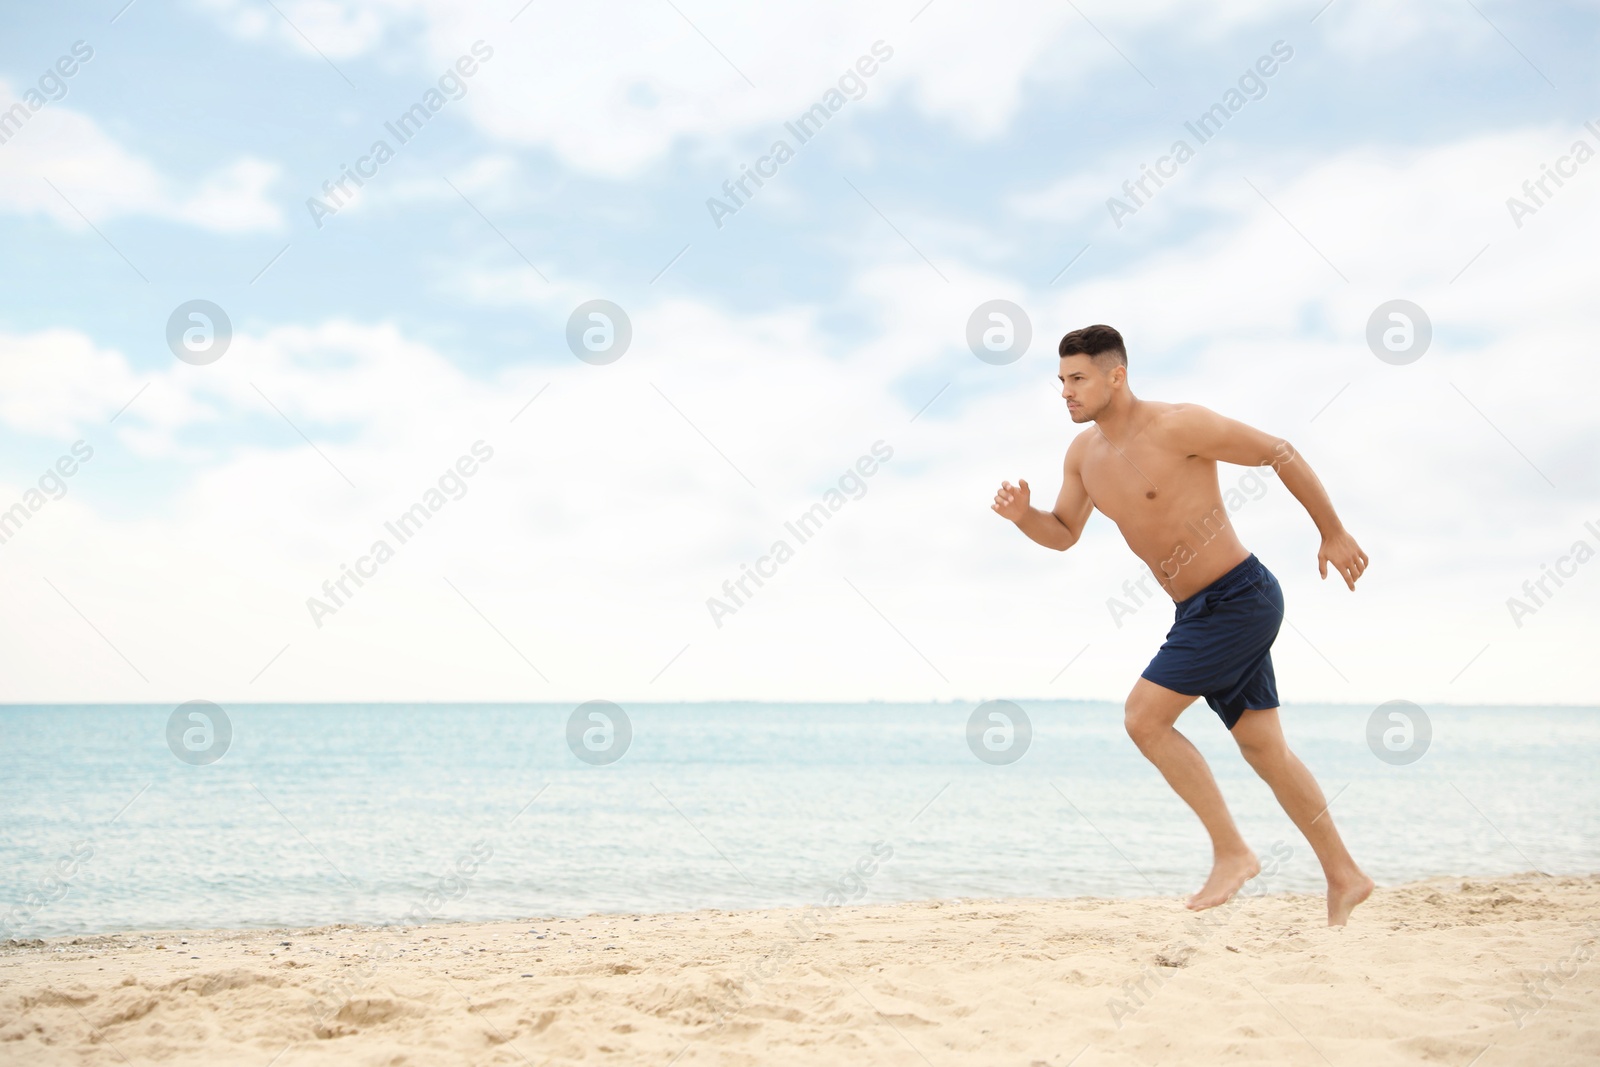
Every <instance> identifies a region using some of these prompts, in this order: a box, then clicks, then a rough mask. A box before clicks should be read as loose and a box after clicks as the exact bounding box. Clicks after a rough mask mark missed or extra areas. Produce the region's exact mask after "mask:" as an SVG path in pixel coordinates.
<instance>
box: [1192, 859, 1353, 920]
mask: <svg viewBox="0 0 1600 1067" xmlns="http://www.w3.org/2000/svg"><path fill="white" fill-rule="evenodd" d="M1260 873H1261V864H1260V863H1258V862H1257V861H1256V857H1255V854H1254V853H1251V852H1241V853H1237V854H1234V855H1229V856H1218V857H1217V858H1216V859H1215V860H1214V861H1213V862H1212V865H1211V877H1210V878H1207V879H1206V884H1205V885H1203V886H1201V887H1200V890H1199V892H1197V893H1195V894H1194V895H1193V896H1191V897H1190V898H1189V903H1188V908H1189V910H1190V911H1204V910H1205V909H1206V908H1214V907H1216V906H1217V905H1219V904H1226V903H1227V902H1228V900H1229V899H1230V898H1231V897H1232V896H1233V895H1234V894H1235V893H1237V892H1238V891H1239V887H1240V886H1242V885H1244V884H1245V883H1246V882H1248V881H1249V880H1250V879H1252V878H1254V877H1255V876H1256V875H1258V874H1260ZM1358 903H1359V901H1358ZM1350 906H1351V907H1352V908H1353V907H1355V905H1354V904H1352V905H1350ZM1330 907H1331V905H1330Z"/></svg>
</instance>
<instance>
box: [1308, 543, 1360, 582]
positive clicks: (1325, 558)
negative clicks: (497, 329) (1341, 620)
mask: <svg viewBox="0 0 1600 1067" xmlns="http://www.w3.org/2000/svg"><path fill="white" fill-rule="evenodd" d="M1330 563H1331V564H1333V569H1334V570H1335V571H1337V572H1338V573H1339V575H1340V576H1341V577H1343V578H1344V584H1345V585H1348V586H1349V587H1350V588H1351V589H1352V590H1354V589H1355V587H1356V579H1357V578H1359V577H1361V575H1362V573H1363V572H1364V571H1365V570H1366V569H1367V554H1366V553H1365V552H1363V551H1361V546H1360V545H1358V544H1356V539H1355V538H1354V537H1351V536H1350V535H1349V534H1347V533H1345V532H1344V531H1343V530H1340V531H1339V532H1338V533H1335V534H1329V535H1327V536H1326V537H1324V538H1323V539H1322V547H1321V548H1320V549H1318V550H1317V569H1318V570H1320V571H1321V572H1322V577H1323V578H1327V577H1328V564H1330Z"/></svg>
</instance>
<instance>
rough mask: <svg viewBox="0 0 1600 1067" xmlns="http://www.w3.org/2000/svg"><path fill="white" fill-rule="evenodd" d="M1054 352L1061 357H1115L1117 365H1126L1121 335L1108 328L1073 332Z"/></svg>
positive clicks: (1091, 327)
mask: <svg viewBox="0 0 1600 1067" xmlns="http://www.w3.org/2000/svg"><path fill="white" fill-rule="evenodd" d="M1056 352H1057V354H1059V355H1063V356H1076V355H1085V356H1088V357H1089V358H1090V359H1097V358H1099V357H1100V356H1115V357H1116V359H1117V362H1118V363H1120V364H1122V365H1123V366H1124V367H1126V366H1127V365H1128V350H1127V349H1126V348H1124V347H1123V346H1122V335H1121V334H1120V333H1118V332H1117V331H1116V330H1114V329H1112V328H1111V327H1110V326H1104V325H1095V326H1085V327H1084V328H1083V329H1081V330H1073V331H1072V332H1071V333H1069V334H1067V335H1066V336H1065V337H1063V338H1062V339H1061V346H1060V347H1059V348H1058V349H1056Z"/></svg>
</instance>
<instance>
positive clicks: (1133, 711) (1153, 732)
mask: <svg viewBox="0 0 1600 1067" xmlns="http://www.w3.org/2000/svg"><path fill="white" fill-rule="evenodd" d="M1122 726H1123V729H1125V730H1127V731H1128V736H1129V737H1131V738H1133V743H1134V744H1136V745H1138V746H1139V748H1140V749H1141V750H1143V749H1145V748H1147V747H1149V745H1151V744H1152V743H1154V742H1155V741H1156V740H1157V739H1159V738H1160V737H1161V735H1162V734H1164V733H1166V732H1167V731H1168V730H1170V729H1172V724H1171V723H1169V722H1167V721H1165V720H1164V719H1162V718H1160V717H1159V716H1157V715H1153V714H1151V713H1150V712H1149V711H1148V710H1146V709H1143V708H1140V707H1139V706H1138V705H1136V704H1135V703H1134V702H1133V701H1131V700H1130V701H1129V702H1128V704H1127V707H1126V708H1125V709H1124V711H1123V716H1122Z"/></svg>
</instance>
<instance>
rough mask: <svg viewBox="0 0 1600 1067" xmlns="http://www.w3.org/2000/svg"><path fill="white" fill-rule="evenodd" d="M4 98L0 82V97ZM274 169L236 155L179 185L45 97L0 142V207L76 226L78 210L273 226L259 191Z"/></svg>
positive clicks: (270, 207) (248, 227) (8, 92)
mask: <svg viewBox="0 0 1600 1067" xmlns="http://www.w3.org/2000/svg"><path fill="white" fill-rule="evenodd" d="M11 97H12V88H11V86H9V85H8V84H7V83H5V82H4V81H0V100H6V99H11ZM24 109H25V105H24ZM279 169H280V168H279V167H278V165H277V164H275V163H269V162H265V161H262V160H258V159H252V158H249V157H243V158H240V159H238V160H235V161H234V162H232V163H229V164H227V165H225V166H223V167H222V168H220V169H218V170H216V171H214V172H212V173H210V174H207V175H204V176H202V177H200V178H199V179H198V184H196V185H195V186H193V187H191V188H186V187H185V186H184V185H183V183H182V182H181V181H180V180H178V179H177V178H174V177H172V176H169V175H165V174H163V173H161V172H160V171H158V170H157V169H156V167H155V166H154V165H153V164H152V163H151V162H150V161H149V160H148V159H146V158H145V157H143V156H140V155H138V154H136V153H134V152H132V151H130V150H129V149H128V148H127V147H125V146H124V145H123V144H121V143H120V142H118V141H117V140H116V139H115V138H113V137H112V136H111V135H110V134H108V133H106V132H105V131H104V130H103V129H101V128H100V125H99V124H98V123H97V122H96V121H95V120H94V119H92V118H90V117H89V116H88V115H85V114H83V113H82V112H80V111H77V110H74V109H73V108H70V107H67V106H66V105H64V104H61V103H49V104H46V105H45V106H44V107H43V108H42V109H40V110H39V111H38V112H34V113H31V114H30V115H29V117H28V118H27V120H26V121H25V122H22V123H21V124H20V127H19V128H18V129H17V130H16V131H15V132H14V133H13V134H12V135H11V137H10V139H9V140H8V141H7V142H6V143H5V144H4V145H3V146H0V210H7V211H11V212H15V213H19V214H35V213H37V214H43V215H46V216H49V217H50V218H52V219H54V220H55V221H57V222H59V223H61V224H62V225H64V226H67V227H70V228H73V229H81V228H82V227H83V226H84V221H83V218H82V217H80V216H79V214H78V212H80V211H81V212H83V215H84V216H86V217H87V218H89V219H91V220H93V221H94V222H96V223H98V222H103V221H106V220H109V219H112V218H115V217H117V216H126V215H146V216H155V217H158V218H166V219H173V220H176V221H179V222H184V223H187V224H189V225H192V226H198V227H201V228H203V229H208V230H213V231H216V232H219V233H240V232H249V231H258V230H276V229H279V228H280V227H282V225H283V213H282V211H281V210H280V209H279V208H278V206H277V205H276V204H274V203H272V202H271V201H270V200H268V199H267V198H266V194H267V192H268V190H269V189H270V187H271V186H272V184H273V183H274V182H275V181H276V180H277V177H278V174H279ZM51 185H54V186H55V187H56V189H58V190H59V193H58V192H57V191H56V190H53V189H51V187H50V186H51ZM63 197H65V198H66V199H65V200H64V199H63ZM74 209H76V210H74Z"/></svg>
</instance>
